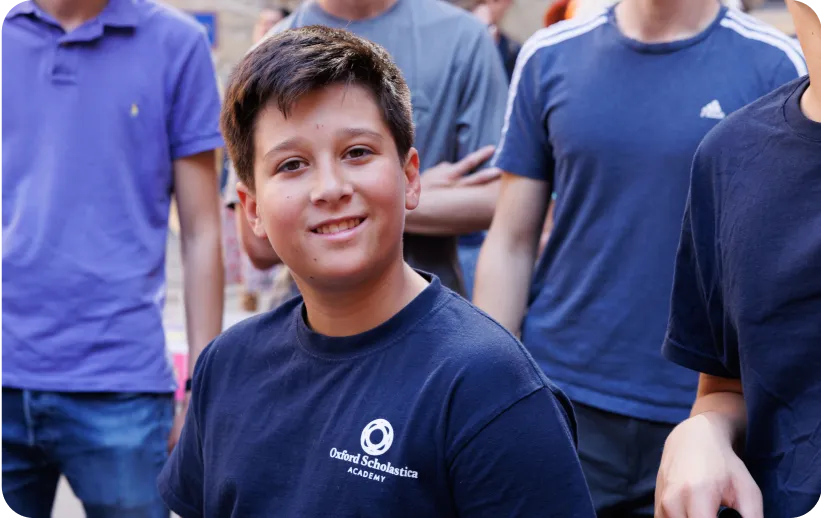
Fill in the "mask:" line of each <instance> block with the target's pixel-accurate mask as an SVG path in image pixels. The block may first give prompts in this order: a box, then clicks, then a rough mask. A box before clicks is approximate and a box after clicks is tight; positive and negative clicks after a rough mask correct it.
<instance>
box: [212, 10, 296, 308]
mask: <svg viewBox="0 0 821 518" xmlns="http://www.w3.org/2000/svg"><path fill="white" fill-rule="evenodd" d="M290 14H291V11H290V10H288V9H284V8H279V7H277V8H265V9H263V10H262V11H260V13H259V15H258V16H257V21H256V23H255V24H254V29H253V32H252V43H253V44H254V45H256V43H257V42H259V40H261V39H262V38H263V37H265V35H266V34H267V33H268V31H270V30H271V29H272V28H273V27H274V26H275V25H276V24H278V23H279V22H281V21H282V20H283V19H285V18H286V17H287V16H288V15H290ZM229 179H230V180H229V181H228V182H227V184H226V190H225V193H224V199H225V204H226V205H227V206H228V208H230V209H232V210H233V209H234V207H235V206H236V205H237V203H238V202H239V200H238V199H237V190H236V174H235V173H234V172H233V166H232V165H230V164H229ZM242 219H244V216H242V215H241V214H236V215H235V221H236V225H235V228H236V232H237V237H239V238H241V237H242V236H241V234H242V233H243V232H245V231H246V225H244V224H243V222H242ZM240 242H242V239H240ZM240 270H241V277H242V280H241V282H242V287H243V292H242V295H241V297H240V305H241V307H242V309H243V310H245V311H248V312H251V313H253V312H256V311H257V310H258V309H259V299H260V296H261V295H262V294H264V293H269V292H270V290H271V289H272V288H274V287H275V286H279V285H280V284H281V282H280V283H277V284H274V277H275V276H276V275H277V273H278V269H277V266H276V265H269V264H264V265H262V266H261V267H259V268H258V267H257V266H256V265H255V264H254V261H252V260H251V258H250V257H249V256H248V253H247V252H246V251H245V248H244V247H243V246H240ZM280 277H281V275H280ZM279 298H281V297H277V300H279Z"/></svg>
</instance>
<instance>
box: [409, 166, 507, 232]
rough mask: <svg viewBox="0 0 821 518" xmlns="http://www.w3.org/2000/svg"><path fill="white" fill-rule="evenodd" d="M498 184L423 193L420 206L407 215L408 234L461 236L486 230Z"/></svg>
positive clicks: (439, 189)
mask: <svg viewBox="0 0 821 518" xmlns="http://www.w3.org/2000/svg"><path fill="white" fill-rule="evenodd" d="M498 196H499V181H498V180H497V181H493V182H489V183H487V184H483V185H475V186H469V187H442V188H435V189H428V190H426V191H423V192H422V196H421V198H420V201H419V206H418V207H417V208H416V209H414V210H412V211H408V212H407V216H406V219H405V232H408V233H411V234H422V235H432V236H459V235H463V234H469V233H471V232H477V231H480V230H486V229H487V228H488V227H489V226H490V222H491V221H492V220H493V211H494V209H495V208H496V199H497V198H498Z"/></svg>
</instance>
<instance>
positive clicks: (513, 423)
mask: <svg viewBox="0 0 821 518" xmlns="http://www.w3.org/2000/svg"><path fill="white" fill-rule="evenodd" d="M449 477H450V483H451V487H452V491H453V499H454V502H455V504H456V508H457V514H458V515H459V516H461V517H470V518H476V517H488V518H491V517H493V518H496V517H499V516H505V517H531V516H544V517H555V518H593V517H594V516H595V512H594V510H593V503H592V501H591V498H590V492H589V490H588V488H587V483H586V482H585V479H584V476H583V475H582V469H581V464H580V462H579V458H578V454H577V453H576V449H575V447H574V444H573V440H572V434H571V432H570V425H569V423H568V421H567V418H566V413H565V412H564V411H563V410H562V409H561V408H560V407H559V404H558V402H557V401H556V398H555V396H554V395H553V393H552V392H551V391H550V390H549V389H547V388H542V389H539V390H537V391H535V392H533V393H531V394H530V395H528V396H525V397H524V398H522V399H520V400H518V401H517V402H516V403H514V404H513V405H512V406H510V407H509V408H507V409H506V410H504V411H503V412H501V413H500V414H499V415H498V416H497V417H496V418H495V419H493V420H492V421H491V422H490V423H489V424H488V425H487V426H485V427H484V428H483V429H482V430H480V431H479V432H478V433H477V434H476V435H475V436H474V437H473V438H472V439H471V440H470V441H469V442H468V443H467V444H466V446H465V447H464V448H463V449H462V451H461V452H459V454H458V455H457V456H456V457H455V459H454V461H453V462H452V464H451V466H450V471H449Z"/></svg>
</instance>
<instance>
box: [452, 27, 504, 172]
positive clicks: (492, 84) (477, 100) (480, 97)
mask: <svg viewBox="0 0 821 518" xmlns="http://www.w3.org/2000/svg"><path fill="white" fill-rule="evenodd" d="M463 70H464V74H465V80H464V82H463V84H464V88H463V90H462V92H461V93H460V101H459V113H458V115H457V120H456V124H457V138H458V151H457V153H458V156H457V157H456V158H457V159H459V160H461V159H462V158H464V157H465V156H466V155H468V154H470V153H472V152H474V151H476V150H477V149H479V148H481V147H484V146H487V145H496V143H497V142H498V141H499V132H500V131H501V129H502V120H503V119H504V115H505V100H506V99H507V74H506V73H505V70H504V65H503V64H502V60H501V59H500V58H499V52H498V51H497V50H496V47H495V46H494V44H493V40H492V39H491V38H490V36H489V35H488V34H485V33H482V34H479V35H478V36H477V37H476V39H475V43H474V47H473V51H472V52H471V54H470V55H469V56H468V59H466V60H465V63H464V65H463Z"/></svg>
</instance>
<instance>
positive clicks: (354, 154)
mask: <svg viewBox="0 0 821 518" xmlns="http://www.w3.org/2000/svg"><path fill="white" fill-rule="evenodd" d="M372 154H373V153H372V152H371V150H370V149H368V148H364V147H355V148H352V149H349V150H348V152H347V153H345V156H346V157H347V158H365V157H366V156H368V155H372Z"/></svg>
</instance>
